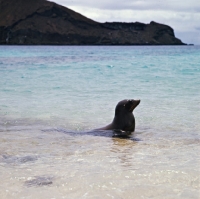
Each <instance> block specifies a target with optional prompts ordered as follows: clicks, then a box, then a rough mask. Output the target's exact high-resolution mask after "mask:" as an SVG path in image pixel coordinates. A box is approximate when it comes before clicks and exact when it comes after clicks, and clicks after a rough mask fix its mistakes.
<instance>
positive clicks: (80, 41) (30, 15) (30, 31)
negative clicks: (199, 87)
mask: <svg viewBox="0 0 200 199" xmlns="http://www.w3.org/2000/svg"><path fill="white" fill-rule="evenodd" d="M0 45H185V44H184V43H183V42H182V41H181V40H180V39H178V38H176V37H175V35H174V30H173V29H172V28H171V27H170V26H167V25H164V24H159V23H156V22H153V21H152V22H150V23H149V24H144V23H140V22H134V23H123V22H106V23H99V22H96V21H93V20H91V19H89V18H87V17H85V16H83V15H81V14H79V13H77V12H75V11H73V10H70V9H68V8H66V7H63V6H61V5H58V4H56V3H53V2H49V1H46V0H28V1H27V0H17V1H16V0H9V1H8V0H0Z"/></svg>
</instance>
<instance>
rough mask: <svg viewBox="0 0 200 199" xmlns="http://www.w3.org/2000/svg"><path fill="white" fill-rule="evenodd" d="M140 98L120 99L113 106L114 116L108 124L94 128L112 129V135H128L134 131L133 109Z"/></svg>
mask: <svg viewBox="0 0 200 199" xmlns="http://www.w3.org/2000/svg"><path fill="white" fill-rule="evenodd" d="M139 103H140V100H134V99H130V100H122V101H120V102H119V103H118V104H117V106H116V108H115V116H114V119H113V121H112V123H110V124H109V125H107V126H105V127H102V128H99V129H96V130H113V131H114V136H128V135H130V134H131V133H132V132H134V131H135V117H134V115H133V110H134V109H135V108H136V107H137V106H138V105H139Z"/></svg>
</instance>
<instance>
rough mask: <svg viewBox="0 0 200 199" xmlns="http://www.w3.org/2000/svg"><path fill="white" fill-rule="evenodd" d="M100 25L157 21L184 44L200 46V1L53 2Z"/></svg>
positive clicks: (100, 0)
mask: <svg viewBox="0 0 200 199" xmlns="http://www.w3.org/2000/svg"><path fill="white" fill-rule="evenodd" d="M50 1H53V2H56V3H57V4H60V5H63V6H65V7H68V8H70V9H72V10H74V11H76V12H79V13H81V14H82V15H84V16H86V17H88V18H90V19H93V20H95V21H98V22H106V21H108V22H113V21H117V22H135V21H138V22H143V23H150V21H156V22H158V23H163V24H166V25H169V26H171V27H172V28H173V29H174V32H175V36H176V37H177V38H179V39H181V40H182V42H184V43H188V44H189V43H193V44H196V45H197V44H199V45H200V0H99V1H94V0H50Z"/></svg>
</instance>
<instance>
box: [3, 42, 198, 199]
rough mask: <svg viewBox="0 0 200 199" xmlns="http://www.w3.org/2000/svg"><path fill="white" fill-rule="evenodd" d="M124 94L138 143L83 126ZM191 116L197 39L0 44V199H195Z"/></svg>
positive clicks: (104, 117)
mask: <svg viewBox="0 0 200 199" xmlns="http://www.w3.org/2000/svg"><path fill="white" fill-rule="evenodd" d="M130 98H133V99H140V100H141V103H140V105H139V106H138V107H137V108H136V109H135V111H134V115H135V118H136V132H135V133H134V134H133V136H132V137H133V138H137V139H138V140H140V141H136V140H137V139H136V140H134V139H127V140H126V139H120V138H112V137H110V136H104V134H103V133H102V136H101V135H99V136H93V135H92V133H91V134H87V133H85V132H87V131H91V130H92V129H95V128H97V127H102V126H105V125H106V124H108V123H110V122H111V121H112V119H113V116H114V109H115V106H116V104H117V103H118V102H119V101H120V100H123V99H130ZM199 118H200V46H159V47H158V46H150V47H148V46H138V47H136V46H0V134H1V138H0V143H1V145H0V155H1V156H0V166H1V170H2V171H3V172H2V174H0V176H1V179H5V180H3V182H2V185H0V190H1V193H0V194H1V198H26V197H28V194H29V197H30V198H102V197H103V198H112V197H114V198H133V197H136V198H150V197H152V198H199V191H198V190H199V178H198V176H199V174H200V171H199V164H200V162H199V151H200V149H199V143H200V142H199V134H200V123H199ZM68 132H70V133H68ZM83 132H84V133H83ZM81 133H82V134H81ZM83 135H84V136H83ZM50 143H51V144H50ZM27 156H30V157H34V158H32V159H31V158H28V161H20V160H21V159H20V158H22V160H24V159H23V158H24V157H25V159H26V157H27ZM8 160H9V161H8ZM29 160H31V161H29ZM32 160H34V161H32ZM55 162H56V163H55ZM8 165H9V171H8V170H7V167H8ZM24 170H25V171H26V172H25V171H24ZM36 176H48V177H46V178H47V180H48V179H53V180H52V183H51V184H50V185H48V186H47V185H45V186H39V187H36V186H31V187H27V186H26V184H27V183H26V181H27V180H30V179H34V178H36ZM49 176H50V177H49ZM8 187H9V188H8ZM35 189H36V190H39V192H38V191H35ZM5 190H7V191H5ZM48 193H50V194H49V195H48ZM66 194H67V195H66Z"/></svg>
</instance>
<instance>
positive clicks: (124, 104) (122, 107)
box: [115, 99, 140, 115]
mask: <svg viewBox="0 0 200 199" xmlns="http://www.w3.org/2000/svg"><path fill="white" fill-rule="evenodd" d="M139 103H140V100H134V99H129V100H127V99H125V100H122V101H120V102H119V103H118V104H117V106H116V108H115V115H117V114H120V113H122V114H124V113H132V112H133V110H134V109H135V108H136V107H137V106H138V105H139Z"/></svg>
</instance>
